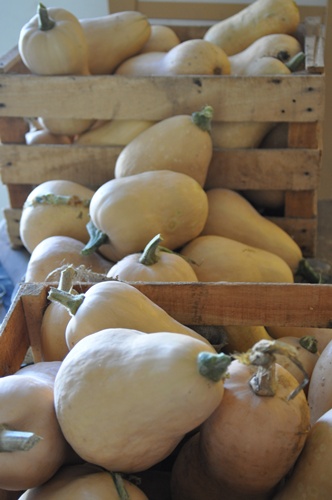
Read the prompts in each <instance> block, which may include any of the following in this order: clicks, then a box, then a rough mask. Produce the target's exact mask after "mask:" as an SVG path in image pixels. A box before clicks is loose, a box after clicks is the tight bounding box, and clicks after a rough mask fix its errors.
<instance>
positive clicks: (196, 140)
mask: <svg viewBox="0 0 332 500" xmlns="http://www.w3.org/2000/svg"><path fill="white" fill-rule="evenodd" d="M212 117H213V109H212V107H211V106H205V107H204V108H203V109H202V110H200V111H197V112H194V113H192V114H188V115H186V114H181V115H175V116H171V117H169V118H165V119H164V120H161V121H159V122H158V123H155V124H154V125H152V126H151V127H149V128H148V129H147V130H145V131H144V132H142V133H141V134H139V135H138V136H137V137H136V138H135V139H133V140H132V141H130V142H129V144H127V146H125V147H124V148H123V150H122V151H121V153H120V154H119V156H118V158H117V160H116V163H115V169H114V175H115V177H116V178H119V177H126V176H128V175H133V174H137V173H141V172H147V171H150V170H172V171H175V172H181V173H183V174H187V175H189V176H191V177H192V178H193V179H195V180H196V181H197V182H198V183H199V184H200V185H201V186H202V187H203V186H204V184H205V180H206V176H207V172H208V168H209V165H210V162H211V158H212V153H213V145H212V140H211V135H210V129H211V120H212Z"/></svg>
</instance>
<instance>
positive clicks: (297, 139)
mask: <svg viewBox="0 0 332 500" xmlns="http://www.w3.org/2000/svg"><path fill="white" fill-rule="evenodd" d="M287 145H288V147H289V148H313V149H322V124H321V122H304V123H289V124H288V137H287Z"/></svg>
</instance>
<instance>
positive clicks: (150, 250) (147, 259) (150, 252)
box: [138, 234, 163, 266]
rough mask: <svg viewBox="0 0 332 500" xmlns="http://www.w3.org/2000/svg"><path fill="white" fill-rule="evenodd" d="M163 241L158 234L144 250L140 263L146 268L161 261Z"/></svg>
mask: <svg viewBox="0 0 332 500" xmlns="http://www.w3.org/2000/svg"><path fill="white" fill-rule="evenodd" d="M162 241H163V238H162V236H161V235H160V234H157V235H156V236H155V237H154V238H152V240H151V241H149V243H148V244H147V245H146V247H145V248H144V250H143V252H142V254H141V256H140V258H139V259H138V261H139V262H140V264H143V265H144V266H152V265H153V264H156V263H157V262H158V261H159V255H158V253H159V252H158V250H160V247H159V243H161V242H162Z"/></svg>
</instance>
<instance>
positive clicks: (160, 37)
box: [139, 24, 181, 54]
mask: <svg viewBox="0 0 332 500" xmlns="http://www.w3.org/2000/svg"><path fill="white" fill-rule="evenodd" d="M179 43H181V40H180V38H179V37H178V35H177V34H176V33H175V31H174V30H173V29H172V28H171V27H170V26H166V25H163V24H151V33H150V36H149V39H148V41H147V42H145V44H144V45H143V47H142V49H141V50H140V52H139V53H140V54H143V53H145V52H168V51H169V50H171V49H172V48H173V47H175V46H176V45H179Z"/></svg>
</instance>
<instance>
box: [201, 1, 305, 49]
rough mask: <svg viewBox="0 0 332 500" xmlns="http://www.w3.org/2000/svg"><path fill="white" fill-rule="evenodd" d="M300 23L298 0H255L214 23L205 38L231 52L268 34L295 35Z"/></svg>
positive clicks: (243, 47) (245, 46)
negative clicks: (296, 0)
mask: <svg viewBox="0 0 332 500" xmlns="http://www.w3.org/2000/svg"><path fill="white" fill-rule="evenodd" d="M299 23H300V11H299V7H298V5H297V3H296V2H295V1H294V0H255V1H254V2H252V3H250V4H249V5H247V6H246V7H244V8H243V9H241V10H240V11H239V12H237V13H236V14H234V15H232V16H230V17H227V18H225V19H223V20H221V21H218V22H216V23H215V24H214V25H212V26H211V27H210V28H209V29H208V30H207V32H206V33H205V35H204V39H205V40H209V41H210V42H213V43H215V44H216V45H218V46H219V47H221V48H223V49H224V51H225V52H226V54H228V55H229V56H231V55H233V54H237V53H239V52H241V51H242V50H244V49H245V48H247V47H248V46H249V45H251V44H252V43H253V42H254V41H255V40H257V39H258V38H260V37H262V36H264V35H268V34H273V33H286V34H291V35H292V34H293V33H295V32H296V30H297V28H298V26H299Z"/></svg>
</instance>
